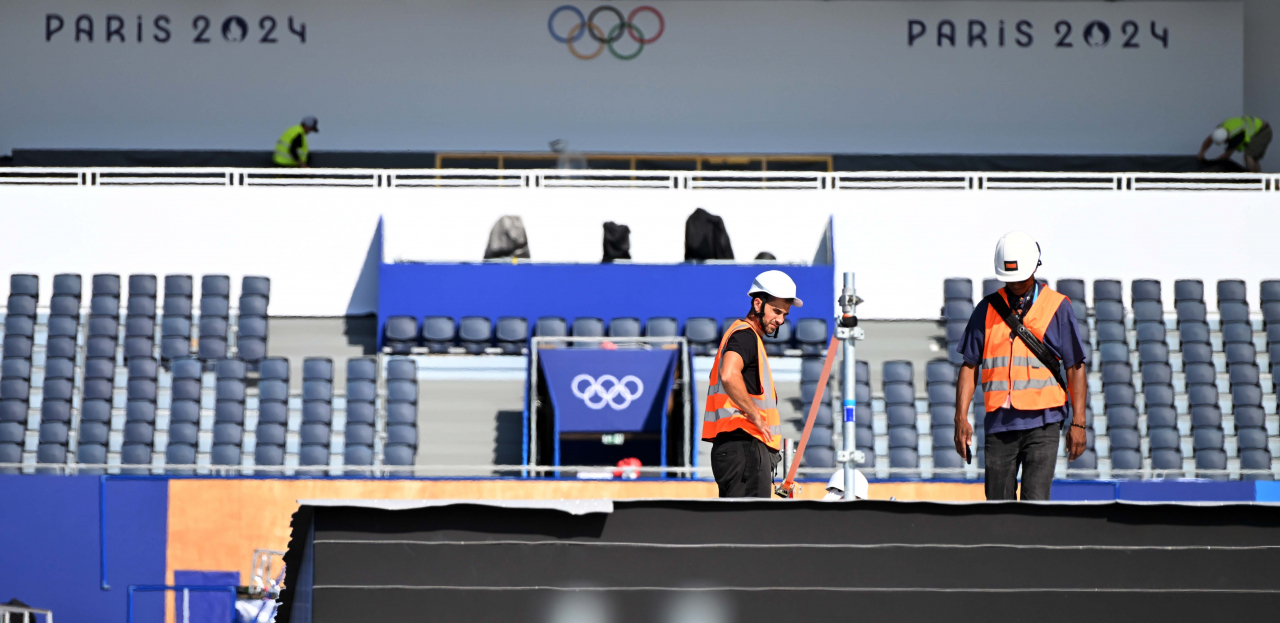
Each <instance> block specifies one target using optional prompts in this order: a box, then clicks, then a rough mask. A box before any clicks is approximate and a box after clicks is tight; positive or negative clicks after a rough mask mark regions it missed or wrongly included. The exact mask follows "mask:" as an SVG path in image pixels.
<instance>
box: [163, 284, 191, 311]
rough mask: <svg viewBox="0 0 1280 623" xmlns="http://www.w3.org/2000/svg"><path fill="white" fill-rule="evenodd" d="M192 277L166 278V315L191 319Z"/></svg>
mask: <svg viewBox="0 0 1280 623" xmlns="http://www.w3.org/2000/svg"><path fill="white" fill-rule="evenodd" d="M192 284H193V282H192V280H191V275H165V276H164V315H165V316H181V317H184V318H190V317H191V296H192V291H193V285H192Z"/></svg>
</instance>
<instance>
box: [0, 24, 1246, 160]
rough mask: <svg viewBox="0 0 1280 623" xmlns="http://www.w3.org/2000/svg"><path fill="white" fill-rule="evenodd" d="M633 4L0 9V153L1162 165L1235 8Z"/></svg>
mask: <svg viewBox="0 0 1280 623" xmlns="http://www.w3.org/2000/svg"><path fill="white" fill-rule="evenodd" d="M575 1H576V0H575ZM650 1H651V4H649V5H642V4H639V3H635V2H623V3H619V4H615V5H606V4H561V2H563V0H556V1H553V2H540V1H529V2H515V1H511V0H421V1H418V2H399V1H395V0H368V1H365V2H345V1H339V0H321V1H316V0H307V1H303V0H273V1H272V2H265V1H257V2H249V1H243V0H228V1H219V2H212V1H209V0H203V1H197V2H184V3H176V4H175V3H172V2H163V1H161V0H106V1H98V0H95V1H92V2H90V1H89V0H64V1H59V2H53V1H50V0H32V1H28V2H5V3H3V4H0V57H2V58H4V59H5V62H4V63H0V85H3V87H2V88H0V110H3V111H4V123H2V124H0V153H6V152H8V151H10V150H11V149H13V148H15V147H16V148H128V149H137V148H169V149H200V148H209V149H214V148H217V149H262V150H266V149H270V148H271V147H272V146H273V144H274V142H275V138H276V137H277V136H279V134H280V132H281V131H282V130H283V129H284V128H285V127H287V126H288V125H290V124H293V123H296V122H297V121H298V120H299V119H300V118H301V117H302V116H304V115H308V114H313V115H317V116H318V117H319V118H320V128H321V131H322V132H321V134H320V135H318V136H316V137H314V138H313V140H312V146H313V149H328V150H522V151H533V150H545V149H546V148H547V142H548V141H550V140H552V139H556V138H563V139H567V140H568V141H569V144H570V145H571V146H572V147H573V148H575V149H581V150H588V151H621V152H770V153H778V152H809V153H1051V154H1106V153H1124V154H1133V153H1148V154H1173V153H1188V152H1192V151H1194V150H1195V148H1196V147H1197V146H1198V144H1199V140H1200V139H1201V138H1203V137H1204V135H1205V134H1206V133H1207V132H1208V130H1209V129H1210V128H1212V127H1213V126H1214V125H1215V124H1216V123H1217V122H1218V121H1220V120H1221V119H1222V118H1225V117H1228V116H1232V115H1237V114H1240V113H1241V112H1244V111H1242V100H1243V60H1242V59H1243V41H1242V39H1243V34H1242V29H1243V23H1242V22H1243V17H1242V9H1241V7H1240V5H1239V4H1236V3H1224V2H1166V3H1145V2H1125V3H1103V2H1097V3H1094V2H816V1H768V2H762V1H751V0H745V1H740V2H732V3H726V2H687V1H665V2H664V1H662V0H650ZM615 7H616V8H615Z"/></svg>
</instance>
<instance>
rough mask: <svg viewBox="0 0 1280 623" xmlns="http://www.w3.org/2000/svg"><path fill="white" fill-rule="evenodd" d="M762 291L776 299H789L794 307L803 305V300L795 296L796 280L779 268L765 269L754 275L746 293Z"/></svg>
mask: <svg viewBox="0 0 1280 623" xmlns="http://www.w3.org/2000/svg"><path fill="white" fill-rule="evenodd" d="M757 292H763V293H765V294H768V295H769V296H772V297H773V298H777V299H791V304H792V305H795V306H796V307H804V302H803V301H801V300H800V299H799V298H797V297H796V282H794V281H792V280H791V277H788V276H787V273H784V272H782V271H780V270H766V271H764V272H762V273H760V274H759V275H756V279H755V281H752V282H751V290H750V291H749V292H747V294H748V295H752V294H755V293H757Z"/></svg>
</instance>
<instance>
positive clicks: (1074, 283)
mask: <svg viewBox="0 0 1280 623" xmlns="http://www.w3.org/2000/svg"><path fill="white" fill-rule="evenodd" d="M1054 289H1055V290H1057V291H1058V292H1059V293H1061V294H1063V295H1066V297H1067V298H1069V299H1071V301H1072V302H1073V303H1074V302H1079V303H1081V304H1083V303H1085V294H1084V280H1083V279H1059V280H1058V282H1057V284H1056V285H1055V286H1054Z"/></svg>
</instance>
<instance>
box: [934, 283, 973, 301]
mask: <svg viewBox="0 0 1280 623" xmlns="http://www.w3.org/2000/svg"><path fill="white" fill-rule="evenodd" d="M942 298H943V300H948V301H949V300H952V299H961V300H965V301H969V302H971V303H972V302H973V281H972V280H970V279H966V278H963V277H953V278H950V279H944V280H943V281H942Z"/></svg>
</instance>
